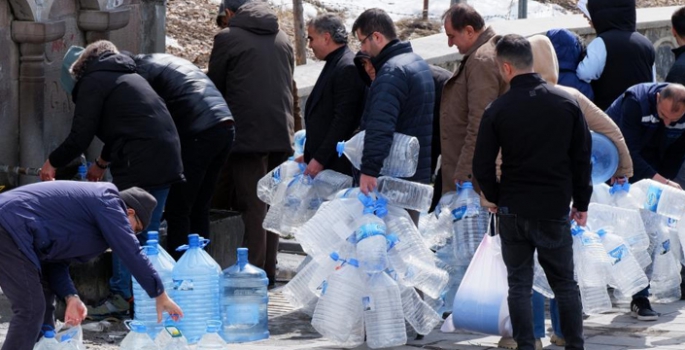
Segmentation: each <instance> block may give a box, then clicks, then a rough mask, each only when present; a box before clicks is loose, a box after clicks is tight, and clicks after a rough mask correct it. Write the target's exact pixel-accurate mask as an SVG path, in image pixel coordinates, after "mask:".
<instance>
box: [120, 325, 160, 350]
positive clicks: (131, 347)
mask: <svg viewBox="0 0 685 350" xmlns="http://www.w3.org/2000/svg"><path fill="white" fill-rule="evenodd" d="M127 326H128V327H129V329H130V330H131V331H130V332H129V333H128V334H127V335H126V337H124V340H122V341H121V344H120V345H119V349H121V350H157V349H158V348H157V344H155V342H154V341H153V340H152V338H150V336H149V335H148V332H147V329H146V328H145V325H144V324H143V323H142V322H138V321H132V322H130V323H128V325H127Z"/></svg>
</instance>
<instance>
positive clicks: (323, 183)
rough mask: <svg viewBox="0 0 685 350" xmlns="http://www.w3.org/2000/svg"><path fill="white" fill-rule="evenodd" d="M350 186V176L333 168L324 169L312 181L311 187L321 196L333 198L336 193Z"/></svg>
mask: <svg viewBox="0 0 685 350" xmlns="http://www.w3.org/2000/svg"><path fill="white" fill-rule="evenodd" d="M351 186H352V177H351V176H348V175H345V174H342V173H339V172H337V171H335V170H330V169H325V170H323V171H321V172H320V173H318V174H317V175H316V177H315V178H314V180H313V181H312V187H314V190H315V191H316V193H317V195H318V196H320V197H321V198H324V199H327V200H330V199H333V197H334V196H335V194H336V193H338V192H339V191H341V190H344V189H347V188H349V187H351Z"/></svg>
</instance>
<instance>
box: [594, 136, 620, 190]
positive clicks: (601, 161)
mask: <svg viewBox="0 0 685 350" xmlns="http://www.w3.org/2000/svg"><path fill="white" fill-rule="evenodd" d="M591 134H592V155H591V156H590V159H591V161H592V184H594V185H597V184H600V183H602V182H606V181H607V180H609V179H610V178H611V177H612V176H614V173H615V172H616V169H618V148H616V145H614V143H613V142H612V141H611V140H610V139H609V138H608V137H606V136H604V135H602V134H600V133H597V132H594V131H593V132H591Z"/></svg>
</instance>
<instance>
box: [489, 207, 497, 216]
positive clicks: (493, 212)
mask: <svg viewBox="0 0 685 350" xmlns="http://www.w3.org/2000/svg"><path fill="white" fill-rule="evenodd" d="M488 211H489V212H490V213H492V214H497V207H488Z"/></svg>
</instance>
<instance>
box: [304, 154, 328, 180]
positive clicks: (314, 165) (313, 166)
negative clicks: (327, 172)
mask: <svg viewBox="0 0 685 350" xmlns="http://www.w3.org/2000/svg"><path fill="white" fill-rule="evenodd" d="M321 170H323V165H321V163H319V162H317V161H316V159H312V160H310V161H309V164H307V168H306V169H304V174H305V175H309V176H311V177H312V179H313V178H315V177H316V175H318V174H319V173H320V172H321Z"/></svg>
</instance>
